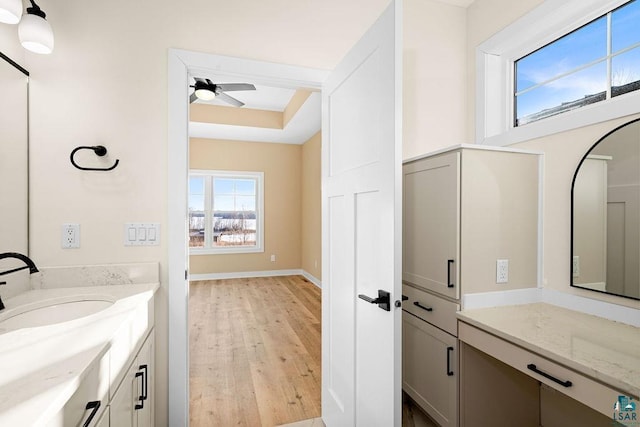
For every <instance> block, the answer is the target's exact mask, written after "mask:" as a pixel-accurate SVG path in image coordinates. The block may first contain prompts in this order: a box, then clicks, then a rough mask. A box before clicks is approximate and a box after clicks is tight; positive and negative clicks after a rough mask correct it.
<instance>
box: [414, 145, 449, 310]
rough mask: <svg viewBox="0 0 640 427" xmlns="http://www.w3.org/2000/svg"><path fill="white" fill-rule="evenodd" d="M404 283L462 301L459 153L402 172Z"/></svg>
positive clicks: (415, 164)
mask: <svg viewBox="0 0 640 427" xmlns="http://www.w3.org/2000/svg"><path fill="white" fill-rule="evenodd" d="M403 176H404V181H403V192H404V193H403V205H404V209H403V215H404V218H403V269H402V271H403V274H402V278H403V280H405V281H407V282H409V283H413V284H415V285H418V286H422V287H424V288H427V289H430V290H432V291H435V292H438V293H440V294H442V295H446V296H448V297H452V298H456V299H458V298H459V297H460V286H459V283H458V277H459V271H460V266H459V265H458V264H459V262H458V260H459V253H460V250H459V247H460V153H459V152H453V153H447V154H443V155H440V156H435V157H430V158H426V159H421V160H417V161H415V162H411V163H407V164H405V165H404V167H403Z"/></svg>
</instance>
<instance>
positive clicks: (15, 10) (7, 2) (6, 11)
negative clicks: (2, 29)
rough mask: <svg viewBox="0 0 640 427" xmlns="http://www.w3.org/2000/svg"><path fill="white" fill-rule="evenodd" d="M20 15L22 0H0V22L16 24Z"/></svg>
mask: <svg viewBox="0 0 640 427" xmlns="http://www.w3.org/2000/svg"><path fill="white" fill-rule="evenodd" d="M21 15H22V0H0V22H2V23H4V24H17V23H18V22H20V16H21Z"/></svg>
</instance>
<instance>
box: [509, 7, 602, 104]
mask: <svg viewBox="0 0 640 427" xmlns="http://www.w3.org/2000/svg"><path fill="white" fill-rule="evenodd" d="M606 55H607V20H606V17H602V18H599V19H597V20H595V21H593V22H591V23H589V24H587V25H585V26H584V27H581V28H579V29H577V30H576V31H574V32H572V33H569V34H567V35H566V36H564V37H562V38H559V39H558V40H556V41H554V42H552V43H550V44H548V45H546V46H544V47H542V48H540V49H538V50H537V51H535V52H533V53H531V54H529V55H527V56H525V57H524V58H522V59H519V60H518V61H516V92H520V91H522V90H524V89H527V88H529V87H532V86H535V85H537V84H539V83H542V82H545V81H547V80H549V79H552V78H554V77H556V76H559V75H560V74H564V73H566V72H569V71H571V70H573V69H575V68H576V67H580V66H582V65H585V64H588V63H589V62H592V61H595V60H597V59H600V58H604V57H605V56H606Z"/></svg>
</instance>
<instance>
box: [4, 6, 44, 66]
mask: <svg viewBox="0 0 640 427" xmlns="http://www.w3.org/2000/svg"><path fill="white" fill-rule="evenodd" d="M0 1H1V0H0ZM18 37H19V38H20V43H22V46H23V47H24V48H25V49H27V50H30V51H31V52H35V53H42V54H49V53H51V52H53V30H51V25H49V22H47V20H46V19H45V18H44V17H41V16H39V15H36V14H32V13H29V10H28V9H27V13H26V14H24V15H23V16H22V19H21V20H20V24H19V25H18Z"/></svg>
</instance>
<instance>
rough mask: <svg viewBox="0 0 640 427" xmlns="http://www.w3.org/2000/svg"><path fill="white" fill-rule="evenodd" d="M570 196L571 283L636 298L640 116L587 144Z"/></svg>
mask: <svg viewBox="0 0 640 427" xmlns="http://www.w3.org/2000/svg"><path fill="white" fill-rule="evenodd" d="M571 196H572V202H571V215H572V223H571V285H572V286H576V287H580V288H585V289H591V290H594V291H598V292H605V293H608V294H613V295H619V296H623V297H627V298H634V299H640V119H636V120H633V121H631V122H629V123H627V124H625V125H623V126H620V127H618V128H617V129H614V130H613V131H611V132H609V133H608V134H607V135H605V136H604V137H602V138H601V139H600V140H599V141H598V142H597V143H596V144H595V145H594V146H593V147H591V150H589V151H588V152H587V154H586V155H585V156H584V157H583V158H582V161H581V162H580V164H579V165H578V168H577V170H576V173H575V175H574V177H573V185H572V189H571Z"/></svg>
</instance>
